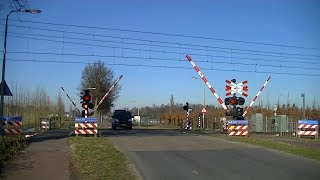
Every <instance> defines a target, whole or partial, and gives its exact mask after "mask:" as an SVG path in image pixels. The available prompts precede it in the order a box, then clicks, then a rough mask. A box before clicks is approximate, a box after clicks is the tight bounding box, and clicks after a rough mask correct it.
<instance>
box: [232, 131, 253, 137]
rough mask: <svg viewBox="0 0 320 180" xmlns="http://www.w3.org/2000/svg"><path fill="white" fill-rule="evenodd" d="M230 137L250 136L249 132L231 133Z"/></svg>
mask: <svg viewBox="0 0 320 180" xmlns="http://www.w3.org/2000/svg"><path fill="white" fill-rule="evenodd" d="M228 135H229V136H247V135H249V131H229V132H228Z"/></svg>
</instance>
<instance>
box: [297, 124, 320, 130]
mask: <svg viewBox="0 0 320 180" xmlns="http://www.w3.org/2000/svg"><path fill="white" fill-rule="evenodd" d="M318 127H319V125H317V124H299V125H298V129H301V128H304V129H316V128H318Z"/></svg>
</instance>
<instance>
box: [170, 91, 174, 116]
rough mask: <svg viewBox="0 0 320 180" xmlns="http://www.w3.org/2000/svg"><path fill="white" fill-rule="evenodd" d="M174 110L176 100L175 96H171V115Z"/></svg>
mask: <svg viewBox="0 0 320 180" xmlns="http://www.w3.org/2000/svg"><path fill="white" fill-rule="evenodd" d="M173 109H174V98H173V95H172V94H171V96H170V113H173Z"/></svg>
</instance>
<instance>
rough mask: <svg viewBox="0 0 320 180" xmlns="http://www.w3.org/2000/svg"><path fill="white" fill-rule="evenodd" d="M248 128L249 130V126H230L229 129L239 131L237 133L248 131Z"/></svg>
mask: <svg viewBox="0 0 320 180" xmlns="http://www.w3.org/2000/svg"><path fill="white" fill-rule="evenodd" d="M248 128H249V127H248V125H238V126H236V125H229V127H228V129H229V130H237V131H239V130H247V129H248Z"/></svg>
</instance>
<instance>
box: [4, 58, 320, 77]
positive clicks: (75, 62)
mask: <svg viewBox="0 0 320 180" xmlns="http://www.w3.org/2000/svg"><path fill="white" fill-rule="evenodd" d="M7 60H8V61H19V62H23V61H24V62H38V63H62V64H94V62H93V63H91V62H81V61H58V60H45V61H43V60H34V59H33V60H26V59H24V60H23V59H20V60H19V59H11V58H8V59H7ZM106 64H107V65H111V66H129V67H150V68H170V69H192V68H191V67H183V66H165V65H146V64H126V63H106ZM201 69H203V70H211V71H225V72H230V71H233V72H246V73H261V74H280V75H298V76H320V75H319V74H306V73H288V72H272V71H249V70H241V69H220V68H219V69H218V68H201Z"/></svg>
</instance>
